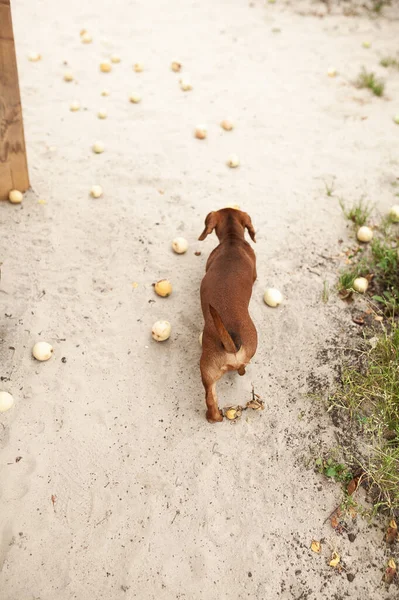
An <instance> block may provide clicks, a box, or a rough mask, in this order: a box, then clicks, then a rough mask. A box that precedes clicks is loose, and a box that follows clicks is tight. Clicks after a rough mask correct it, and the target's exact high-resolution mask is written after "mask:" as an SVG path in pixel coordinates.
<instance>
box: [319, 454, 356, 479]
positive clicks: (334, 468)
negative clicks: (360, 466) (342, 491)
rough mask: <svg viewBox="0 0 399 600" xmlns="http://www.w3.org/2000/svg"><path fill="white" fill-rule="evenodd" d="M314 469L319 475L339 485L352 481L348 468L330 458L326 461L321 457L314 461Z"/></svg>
mask: <svg viewBox="0 0 399 600" xmlns="http://www.w3.org/2000/svg"><path fill="white" fill-rule="evenodd" d="M316 467H317V470H318V471H319V473H322V474H323V475H324V476H325V477H327V478H329V479H334V481H337V482H339V483H348V482H349V481H350V480H351V479H352V474H351V472H350V471H349V470H348V468H347V467H346V466H345V465H344V464H343V463H340V462H338V461H337V460H336V459H335V458H333V457H331V456H330V457H329V458H326V459H324V458H321V457H320V458H318V459H316Z"/></svg>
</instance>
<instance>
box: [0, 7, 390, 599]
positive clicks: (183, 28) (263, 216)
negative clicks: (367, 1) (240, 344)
mask: <svg viewBox="0 0 399 600" xmlns="http://www.w3.org/2000/svg"><path fill="white" fill-rule="evenodd" d="M13 4H14V27H15V35H16V40H17V53H18V58H19V70H20V80H21V89H22V96H23V106H24V118H25V128H26V138H27V144H28V150H29V164H30V172H31V181H32V191H31V192H29V193H28V194H27V196H26V198H25V201H24V203H23V205H22V206H20V207H19V206H13V205H11V204H9V203H3V204H2V205H1V206H0V220H1V228H2V235H1V255H0V259H1V260H2V261H3V266H2V280H1V289H0V303H1V326H0V327H1V330H0V333H1V346H0V356H1V375H2V388H3V389H6V390H8V391H10V392H12V393H13V395H14V396H15V399H16V402H15V406H14V407H13V409H12V410H11V411H9V412H7V413H4V414H2V415H1V416H0V447H1V463H0V481H1V489H0V500H1V510H0V526H1V529H0V531H1V546H0V570H1V573H0V590H1V598H2V600H28V599H32V600H33V599H35V600H39V599H40V600H53V599H54V598H57V599H58V600H69V599H75V598H76V599H78V600H86V599H87V600H88V599H90V600H91V599H94V598H95V599H97V600H99V599H101V598H104V599H107V600H110V599H111V600H114V599H115V600H116V599H123V598H139V599H142V600H152V599H154V600H155V599H157V600H164V599H165V600H172V599H175V598H176V599H177V598H179V599H190V600H213V599H215V600H216V599H219V598H223V599H232V600H238V599H244V598H254V599H262V600H263V599H268V600H269V599H274V598H279V599H287V600H288V599H297V600H299V599H301V600H305V599H306V600H314V599H316V598H320V597H323V598H334V599H337V600H339V599H341V598H344V597H350V598H354V599H359V598H365V599H366V598H373V600H381V599H385V598H392V597H394V593H395V592H394V591H393V589H392V588H391V589H390V590H386V589H385V588H384V586H383V585H382V584H381V576H382V569H383V567H384V565H385V563H386V560H387V558H388V554H387V552H386V549H385V548H384V546H383V544H382V543H381V540H382V533H381V531H380V530H379V529H378V528H375V527H370V526H369V525H368V524H367V522H366V521H363V520H361V519H360V518H358V519H357V522H356V523H355V524H354V525H353V528H354V531H355V533H356V539H355V541H354V542H352V543H351V542H350V541H349V540H348V538H347V536H346V535H344V536H340V537H337V536H336V535H335V534H334V531H333V530H332V529H331V527H330V525H329V523H328V522H325V520H326V519H327V517H328V515H329V514H330V513H331V511H332V510H333V509H334V508H335V507H336V505H337V504H338V503H339V501H340V490H339V487H338V486H336V485H334V484H332V483H329V482H326V481H325V480H324V479H323V478H322V477H321V476H320V475H318V474H317V473H315V472H314V469H313V465H314V458H315V457H316V456H318V455H319V454H320V452H321V451H322V450H323V448H329V447H331V446H334V444H335V443H336V441H335V436H334V426H333V424H332V423H331V421H330V420H329V417H328V416H326V415H325V413H324V411H323V408H322V404H321V402H320V401H319V400H318V399H317V398H315V397H313V396H312V397H309V393H314V392H317V393H320V392H322V393H323V392H324V393H325V392H326V390H327V389H328V386H329V384H331V382H332V381H333V379H334V373H335V371H334V369H335V367H336V358H334V357H335V356H336V350H337V348H340V347H341V346H344V345H345V339H346V336H347V335H348V333H351V332H352V331H354V327H355V326H354V325H353V324H352V323H351V317H350V313H349V311H348V309H347V308H346V307H345V306H344V305H343V304H342V303H340V301H338V300H337V299H336V297H335V294H334V293H333V292H331V294H330V299H329V301H328V303H326V304H325V303H323V302H322V300H321V294H322V289H323V282H324V281H327V282H329V284H330V286H331V287H332V286H333V285H334V283H335V281H336V273H337V268H338V261H337V260H336V259H335V258H334V257H337V256H338V254H339V252H340V251H341V250H342V247H344V246H345V243H347V242H348V240H349V230H348V229H347V227H346V225H345V223H344V220H343V218H342V214H341V210H340V208H339V205H338V200H337V197H338V196H339V195H342V196H343V197H344V198H346V199H347V200H348V201H349V202H350V201H352V200H357V199H359V197H360V196H361V195H362V194H364V195H365V196H366V197H367V198H369V199H370V200H372V201H375V202H377V204H378V208H379V209H380V210H385V209H386V208H387V207H388V206H389V205H390V204H391V203H392V202H393V200H394V192H395V191H397V189H395V187H394V186H393V185H392V184H394V183H395V182H396V181H397V178H398V175H399V171H398V149H399V148H398V146H399V138H398V134H399V129H398V128H397V127H396V126H395V125H394V124H393V122H392V116H393V115H394V114H395V113H398V112H399V75H398V74H397V73H394V72H389V73H388V72H387V71H386V70H384V69H382V68H381V67H379V66H378V62H379V59H380V57H381V56H383V55H386V54H388V55H394V54H395V53H396V51H397V43H396V42H397V31H398V29H397V27H398V22H397V21H396V22H395V21H388V20H384V19H378V20H372V19H370V18H369V17H367V16H363V17H358V18H346V17H343V16H331V17H329V18H326V19H320V18H316V17H314V16H301V15H299V14H297V13H295V12H294V11H293V10H292V8H291V7H289V6H288V5H282V4H278V3H276V4H274V5H272V4H266V5H265V4H263V3H261V2H255V3H252V4H253V5H252V6H249V5H248V3H247V2H245V1H233V0H229V1H227V0H224V1H223V0H219V1H217V2H215V1H214V0H202V1H201V2H197V1H195V2H194V1H190V2H186V3H183V2H177V1H174V2H173V1H172V2H163V1H162V0H154V1H149V0H139V1H136V2H122V1H121V0H114V2H108V1H107V2H103V3H101V9H99V8H98V7H99V6H100V5H99V4H98V5H97V8H95V5H94V3H91V4H90V6H89V4H86V6H85V3H83V2H78V1H77V0H70V1H69V2H63V3H62V2H55V1H54V0H42V1H41V2H39V3H31V2H28V1H27V0H15V1H14V2H13ZM301 6H303V3H302V4H301ZM312 6H313V5H312ZM312 6H310V8H312ZM82 28H87V29H88V30H89V31H90V32H91V33H92V35H93V43H92V44H91V45H83V44H81V42H80V39H79V31H80V30H81V29H82ZM365 40H369V41H371V42H372V47H371V48H370V49H366V48H363V47H362V42H363V41H365ZM32 50H34V51H38V52H40V53H41V54H42V56H43V59H42V61H41V62H38V63H31V62H28V61H27V58H26V57H27V53H28V52H29V51H32ZM112 52H115V53H119V54H120V56H121V58H122V62H121V63H120V64H119V65H115V66H114V69H113V71H112V73H110V74H102V73H100V72H99V69H98V65H99V62H100V61H101V60H102V59H105V58H107V57H108V56H109V55H110V53H112ZM176 57H177V58H179V59H180V60H181V62H182V64H183V72H182V74H184V75H188V74H189V75H190V77H191V79H192V84H193V88H194V89H193V91H191V92H188V93H184V92H182V91H181V90H180V89H179V85H178V78H179V76H178V75H176V74H175V73H172V72H171V70H170V68H169V65H170V62H171V61H172V60H173V59H174V58H176ZM64 61H66V62H67V63H68V66H69V68H70V69H71V70H72V71H73V72H74V74H75V77H76V80H75V81H74V82H72V83H65V82H64V81H63V78H62V76H63V72H64V70H65V68H66V66H65V65H64ZM138 61H141V62H143V64H144V66H145V70H144V72H143V73H141V74H136V73H134V72H133V70H132V64H133V62H138ZM362 65H367V66H369V68H373V69H374V70H376V72H377V73H383V74H384V76H385V77H388V78H389V79H388V85H387V93H386V98H384V99H379V98H376V97H373V96H371V95H370V94H369V92H367V91H364V90H362V91H360V90H356V89H355V88H354V87H353V86H352V85H351V84H350V81H351V80H352V79H353V78H354V77H356V75H357V74H358V72H359V70H360V68H361V66H362ZM330 66H334V67H335V68H336V69H337V70H338V71H339V73H340V75H339V76H338V77H336V78H335V79H332V78H329V77H327V75H326V71H327V69H328V68H329V67H330ZM104 88H108V89H109V91H110V95H109V96H108V97H102V96H101V95H100V93H101V90H103V89H104ZM132 91H137V92H138V93H140V94H141V95H142V98H143V99H142V102H141V103H140V104H139V105H132V104H129V102H128V97H129V94H130V93H131V92H132ZM73 100H78V101H80V102H81V105H82V110H81V111H80V112H76V113H72V112H70V111H69V104H70V102H71V101H73ZM100 108H106V109H107V110H108V115H109V116H108V119H107V120H104V121H100V120H99V119H97V117H96V114H97V111H98V110H99V109H100ZM228 116H230V117H231V118H232V119H233V120H234V121H235V122H236V129H235V130H234V131H233V132H231V133H226V132H223V131H222V130H221V129H220V127H219V125H218V124H219V122H220V121H221V119H223V118H225V117H228ZM203 122H204V123H206V124H208V129H209V136H208V139H207V140H205V141H198V140H195V139H194V137H193V135H192V131H193V128H194V127H195V125H197V124H198V123H203ZM98 139H100V140H103V141H104V143H105V145H106V151H105V152H104V153H103V154H102V155H94V154H93V153H92V152H91V150H90V148H91V145H92V144H93V143H94V142H95V141H96V140H98ZM231 153H237V154H238V155H239V156H240V159H241V166H240V168H238V169H235V170H232V169H229V168H228V167H227V166H226V164H225V161H226V159H227V157H228V156H229V154H231ZM333 177H335V178H336V180H335V188H336V192H335V195H334V196H333V197H327V195H326V193H325V186H324V181H328V182H330V181H331V179H332V178H333ZM93 184H100V185H102V186H103V189H104V195H103V197H102V198H100V199H98V200H94V199H93V198H90V197H89V195H88V190H89V189H90V187H91V185H93ZM43 201H44V202H43ZM231 202H232V203H238V204H239V205H241V207H242V208H243V209H244V210H247V211H248V212H249V213H250V215H251V216H252V220H253V222H254V225H255V227H256V230H257V244H256V248H255V249H256V252H257V260H258V275H259V279H258V281H257V283H256V284H255V287H254V294H253V300H252V304H251V313H252V316H253V319H254V321H255V323H256V325H257V328H258V332H259V350H258V353H257V354H256V356H255V359H254V361H253V363H252V365H251V367H250V368H249V369H248V372H247V375H246V377H243V378H239V377H237V376H235V375H230V376H227V377H225V378H224V380H223V381H222V382H221V383H220V385H219V395H220V405H221V406H226V405H228V404H234V403H245V402H246V401H247V400H249V399H250V394H251V384H253V385H254V387H255V391H256V392H257V393H258V394H260V395H261V396H262V397H263V398H264V400H265V403H266V408H265V410H264V412H262V413H257V412H252V413H251V414H248V413H246V416H245V418H243V419H242V420H241V421H240V422H238V423H236V424H231V423H230V422H228V421H226V420H225V421H224V422H223V423H222V424H218V425H213V426H211V425H209V424H208V423H207V422H206V420H205V418H204V414H205V411H204V407H205V405H204V399H203V389H202V385H201V381H200V377H199V368H198V362H199V355H200V346H199V343H198V334H199V333H200V331H201V328H202V315H201V311H200V304H199V285H200V280H201V278H202V275H203V272H204V267H205V262H206V258H207V255H208V253H209V252H210V251H211V249H212V248H213V247H214V245H215V243H216V239H215V238H214V237H213V236H212V237H210V238H208V239H207V240H206V242H204V243H202V244H201V243H200V242H197V241H196V240H197V237H198V235H199V233H200V232H201V230H202V227H203V220H204V217H205V215H206V214H207V212H208V211H210V210H212V209H215V208H221V207H223V206H225V205H226V204H228V203H231ZM176 235H182V236H184V237H186V238H187V239H188V240H189V242H190V249H189V251H188V252H187V254H186V255H183V256H177V255H175V254H173V253H172V251H171V249H170V242H171V240H172V238H173V237H175V236H176ZM340 238H341V239H343V240H344V244H343V246H342V245H341V246H340V244H339V243H338V240H339V239H340ZM197 250H201V251H202V254H201V256H196V255H195V254H194V252H195V251H197ZM332 257H333V258H332ZM163 277H168V278H170V279H171V281H172V282H173V286H174V292H173V295H172V296H171V297H170V298H168V299H166V300H164V299H160V298H157V297H155V296H154V292H153V288H152V283H153V282H154V281H156V280H158V279H159V278H163ZM135 283H137V284H138V285H137V286H136V285H135ZM267 285H274V286H276V287H278V288H280V289H281V291H282V292H283V293H284V295H285V298H286V300H285V302H284V304H283V305H282V306H281V307H280V308H278V309H276V310H272V309H269V308H267V307H266V306H265V305H264V303H263V301H262V292H263V290H264V288H265V287H266V286H267ZM159 318H166V319H169V320H170V321H171V323H172V325H173V334H172V337H171V339H170V340H169V341H168V342H167V343H165V344H157V343H155V342H153V341H152V339H151V336H150V331H151V326H152V323H153V322H154V321H155V320H157V319H159ZM40 339H43V340H46V341H49V342H51V343H52V344H53V346H54V348H55V355H54V357H53V358H52V359H51V360H50V361H49V362H48V363H38V362H35V361H34V360H33V359H32V358H31V347H32V345H33V344H34V342H36V341H37V340H40ZM14 349H15V350H14ZM17 457H22V458H21V460H19V461H18V462H16V458H17ZM52 496H54V504H53V502H52V500H51V498H52ZM312 539H317V540H322V553H321V555H317V554H314V553H312V552H311V551H310V549H309V546H310V543H311V541H312ZM334 549H336V550H338V552H339V553H340V554H341V556H342V562H343V564H344V566H345V569H344V570H343V571H342V572H341V573H337V572H336V571H335V570H334V569H332V568H331V567H329V566H328V562H329V559H330V556H331V552H332V551H333V550H334ZM347 573H350V574H353V575H354V576H355V577H354V581H353V582H349V581H348V579H347Z"/></svg>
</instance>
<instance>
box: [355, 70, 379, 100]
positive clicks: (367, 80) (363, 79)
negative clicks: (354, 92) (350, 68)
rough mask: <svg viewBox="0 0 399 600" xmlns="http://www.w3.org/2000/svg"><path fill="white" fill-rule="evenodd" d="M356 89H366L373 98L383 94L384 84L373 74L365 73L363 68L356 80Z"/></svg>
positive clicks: (370, 72)
mask: <svg viewBox="0 0 399 600" xmlns="http://www.w3.org/2000/svg"><path fill="white" fill-rule="evenodd" d="M356 87H358V88H368V89H369V90H370V91H372V92H373V94H374V95H375V96H382V95H383V94H384V89H385V83H384V82H383V81H382V79H378V78H377V77H376V75H375V73H373V72H372V71H367V70H366V69H365V68H364V67H363V69H362V70H361V72H360V74H359V76H358V78H357V81H356Z"/></svg>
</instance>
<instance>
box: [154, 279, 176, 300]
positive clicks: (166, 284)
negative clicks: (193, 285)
mask: <svg viewBox="0 0 399 600" xmlns="http://www.w3.org/2000/svg"><path fill="white" fill-rule="evenodd" d="M154 290H155V293H156V294H158V296H162V298H167V297H168V296H170V295H171V293H172V284H171V283H170V281H168V280H167V279H160V280H159V281H157V282H156V284H155V286H154Z"/></svg>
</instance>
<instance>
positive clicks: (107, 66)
mask: <svg viewBox="0 0 399 600" xmlns="http://www.w3.org/2000/svg"><path fill="white" fill-rule="evenodd" d="M100 71H101V73H109V72H110V71H112V65H111V63H110V62H108V60H104V61H103V62H102V63H100Z"/></svg>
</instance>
